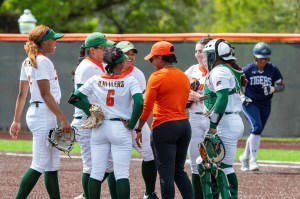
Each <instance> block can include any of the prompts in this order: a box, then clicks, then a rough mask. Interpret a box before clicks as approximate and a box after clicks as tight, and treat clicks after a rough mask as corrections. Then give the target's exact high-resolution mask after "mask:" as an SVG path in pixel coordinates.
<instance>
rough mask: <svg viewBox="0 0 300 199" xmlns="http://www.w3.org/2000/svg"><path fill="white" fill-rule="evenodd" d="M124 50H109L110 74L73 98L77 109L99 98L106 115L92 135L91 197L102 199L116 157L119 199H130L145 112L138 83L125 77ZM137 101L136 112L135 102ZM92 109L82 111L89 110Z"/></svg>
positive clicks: (93, 80)
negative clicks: (135, 143) (135, 134)
mask: <svg viewBox="0 0 300 199" xmlns="http://www.w3.org/2000/svg"><path fill="white" fill-rule="evenodd" d="M126 58H127V56H126V55H124V54H123V52H122V50H121V49H119V48H116V47H111V48H108V49H107V50H106V52H105V54H104V61H105V63H107V66H106V67H105V70H106V72H107V74H103V75H101V76H93V77H92V78H90V79H89V80H88V81H87V82H86V83H85V84H84V85H83V86H81V87H80V88H79V89H77V90H76V91H75V92H74V94H73V95H72V96H71V97H70V99H69V102H70V103H71V104H74V105H75V106H79V104H78V103H79V102H80V104H82V103H84V100H85V99H86V97H87V96H91V95H95V96H96V102H97V103H96V104H97V105H99V106H100V107H101V108H102V110H103V113H104V115H105V121H104V122H103V124H102V125H101V126H99V127H97V128H93V130H92V135H91V154H92V171H91V176H90V179H89V184H88V186H89V197H90V198H92V199H93V198H95V199H98V198H99V197H100V191H101V183H102V180H103V177H104V174H105V171H106V168H107V166H108V162H109V157H110V154H111V155H112V160H113V165H114V166H113V167H114V174H115V177H116V187H117V194H118V198H124V199H126V198H129V197H130V186H129V179H128V178H129V166H130V159H131V151H132V136H131V133H130V132H131V130H132V129H133V128H134V126H135V124H136V122H137V120H138V117H139V116H140V114H141V112H142V109H143V96H142V93H141V90H140V87H139V84H138V82H137V80H136V79H135V78H134V77H132V76H129V75H124V74H121V71H122V68H123V67H124V64H125V62H124V60H125V59H126ZM132 98H133V100H134V106H133V109H132V106H131V99H132ZM89 106H90V105H88V106H86V107H84V106H80V107H79V108H82V109H85V111H87V110H86V109H88V108H89ZM126 120H129V122H125V121H126Z"/></svg>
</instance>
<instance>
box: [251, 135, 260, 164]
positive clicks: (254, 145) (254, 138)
mask: <svg viewBox="0 0 300 199" xmlns="http://www.w3.org/2000/svg"><path fill="white" fill-rule="evenodd" d="M259 145H260V135H254V134H250V136H249V147H250V157H251V158H250V159H257V154H258V149H259Z"/></svg>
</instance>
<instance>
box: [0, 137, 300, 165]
mask: <svg viewBox="0 0 300 199" xmlns="http://www.w3.org/2000/svg"><path fill="white" fill-rule="evenodd" d="M272 139H273V140H270V139H269V138H268V139H266V138H264V139H263V140H270V141H274V140H275V141H295V140H297V139H290V138H284V139H281V138H280V139H278V138H276V139H275V138H272ZM297 141H299V139H298V140H297ZM243 150H244V149H243V148H238V150H237V155H236V160H238V157H239V156H240V155H241V154H242V153H243ZM0 151H2V152H4V151H10V152H26V153H31V152H32V141H25V140H0ZM70 154H71V155H72V154H73V155H77V154H80V147H79V144H78V143H77V142H76V143H75V146H74V149H73V150H72V151H71V153H70ZM132 156H133V157H140V156H139V154H138V152H137V151H136V150H134V149H133V150H132ZM258 159H259V160H272V161H285V162H300V150H282V149H260V150H259V153H258Z"/></svg>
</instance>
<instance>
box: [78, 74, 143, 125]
mask: <svg viewBox="0 0 300 199" xmlns="http://www.w3.org/2000/svg"><path fill="white" fill-rule="evenodd" d="M79 91H80V92H81V93H83V94H84V95H87V96H90V95H92V94H94V95H95V96H96V97H97V104H98V105H100V107H101V109H102V111H103V113H104V116H105V119H111V118H122V119H124V120H128V119H130V118H131V114H132V105H131V99H132V96H133V95H134V94H136V93H141V89H140V86H139V83H138V81H137V80H136V79H135V78H134V77H133V76H131V75H126V76H124V75H113V76H109V75H106V74H103V75H101V76H93V77H92V78H90V79H89V80H88V81H87V82H86V83H85V84H84V85H83V86H81V87H80V88H79Z"/></svg>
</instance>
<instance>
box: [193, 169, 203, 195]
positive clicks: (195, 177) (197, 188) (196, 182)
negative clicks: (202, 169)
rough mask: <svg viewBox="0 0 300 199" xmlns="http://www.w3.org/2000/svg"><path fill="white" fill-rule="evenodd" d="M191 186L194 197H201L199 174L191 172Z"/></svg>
mask: <svg viewBox="0 0 300 199" xmlns="http://www.w3.org/2000/svg"><path fill="white" fill-rule="evenodd" d="M192 186H193V193H194V199H203V191H202V184H201V182H200V176H199V175H198V174H192Z"/></svg>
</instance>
